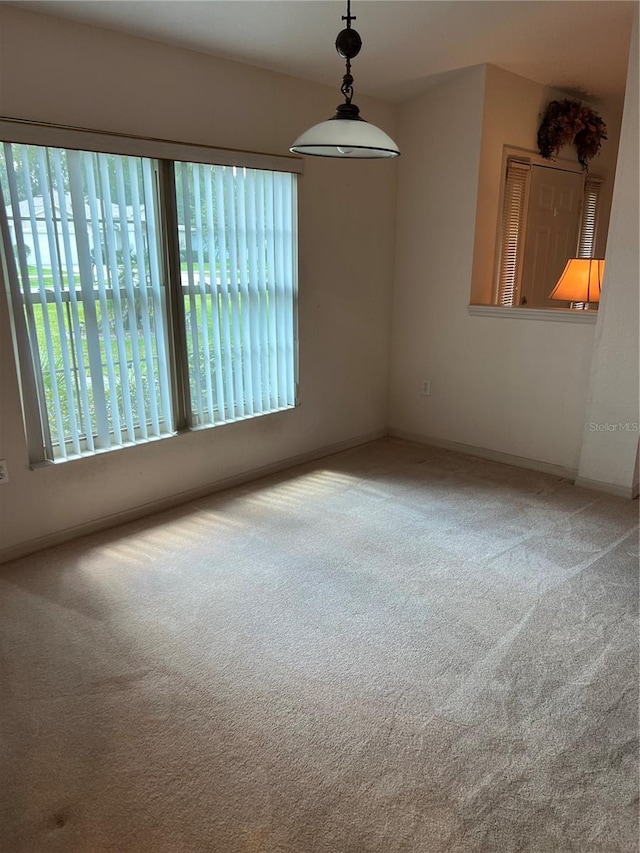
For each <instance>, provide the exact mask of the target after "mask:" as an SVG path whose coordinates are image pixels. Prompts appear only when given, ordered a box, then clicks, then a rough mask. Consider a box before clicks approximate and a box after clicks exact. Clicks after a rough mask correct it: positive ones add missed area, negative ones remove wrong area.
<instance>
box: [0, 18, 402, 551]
mask: <svg viewBox="0 0 640 853" xmlns="http://www.w3.org/2000/svg"><path fill="white" fill-rule="evenodd" d="M0 63H1V64H0V113H2V114H3V115H5V116H12V117H18V118H25V119H34V120H39V121H49V122H56V123H61V124H69V125H79V126H83V127H89V128H95V129H99V130H106V131H118V132H122V133H125V134H126V133H130V134H140V135H142V136H156V137H163V138H169V139H176V140H182V141H187V142H199V143H203V144H205V145H207V144H208V145H215V146H222V147H229V148H238V149H248V150H253V151H261V152H267V153H276V154H285V153H287V149H288V145H289V144H290V142H291V141H292V140H293V139H295V137H296V136H297V135H298V134H299V133H300V132H301V131H302V130H304V129H305V128H306V127H308V126H309V125H311V124H314V123H316V122H317V121H320V120H321V119H323V118H324V117H328V116H329V115H331V114H332V112H333V109H334V108H335V105H336V104H337V103H338V101H339V93H338V91H337V89H336V90H334V89H330V88H328V87H324V86H319V85H314V84H310V83H305V82H303V81H299V80H295V79H293V78H289V77H285V76H282V75H276V74H270V73H267V72H264V71H261V70H258V69H255V68H251V67H249V66H244V65H241V64H238V63H233V62H227V61H223V60H219V59H216V58H213V57H209V56H205V55H203V54H198V53H195V52H191V51H186V50H182V49H178V48H174V47H169V46H166V45H161V44H158V43H155V42H152V41H148V40H144V39H139V38H134V37H130V36H126V35H122V34H118V33H115V32H111V31H108V30H101V29H98V28H93V27H90V26H85V25H81V24H76V23H72V22H69V21H63V20H59V19H55V18H49V17H46V16H41V15H36V14H32V13H31V12H25V11H22V10H19V9H15V8H11V7H8V6H6V5H4V4H2V5H1V6H0ZM338 72H339V68H337V70H336V73H338ZM359 105H360V107H361V109H362V112H363V114H364V116H365V117H366V118H370V119H371V120H372V121H374V122H375V123H378V124H379V125H380V126H381V127H383V128H384V129H385V130H387V131H388V132H390V133H391V134H392V135H393V134H394V133H395V110H394V108H393V107H392V106H390V105H387V104H384V103H382V102H379V101H375V100H372V99H368V98H365V97H362V98H359ZM395 168H396V167H395V163H392V162H382V163H380V162H378V163H370V162H349V163H342V162H336V161H324V160H319V159H308V160H307V161H306V162H305V173H304V176H303V177H302V179H301V181H300V217H299V221H300V288H299V303H300V304H299V335H300V387H301V391H300V403H301V405H300V407H299V408H298V409H296V410H295V411H289V412H284V413H280V414H276V415H270V416H266V417H263V418H257V419H255V420H251V421H244V422H242V423H238V424H234V425H230V426H224V427H217V428H215V429H210V430H203V431H200V432H194V433H191V434H188V435H184V436H180V437H176V438H170V439H167V440H163V441H159V442H154V443H151V444H148V445H145V446H139V447H135V448H127V449H125V450H120V451H115V452H111V453H107V454H103V455H99V456H96V457H93V458H89V459H84V460H81V461H74V462H69V463H64V464H59V465H56V466H49V467H47V468H44V469H39V470H35V471H30V470H29V468H28V465H27V451H26V446H25V441H24V436H23V431H22V421H21V416H20V405H19V396H18V389H17V384H16V381H15V373H14V368H13V356H12V349H11V340H10V333H9V324H8V318H7V316H6V310H5V306H4V304H3V307H2V313H0V362H1V364H0V370H1V371H2V372H1V374H0V458H4V459H6V460H7V463H8V466H9V474H10V478H11V480H10V482H9V483H7V484H4V485H2V487H1V488H0V519H1V520H0V525H1V526H0V550H1V549H5V551H6V549H9V548H10V547H11V546H17V545H19V544H20V543H24V542H27V541H29V540H33V539H37V538H38V537H46V536H48V535H51V534H54V533H57V532H59V531H64V530H66V529H69V528H73V527H75V526H77V525H83V524H86V523H89V522H93V521H95V520H97V519H101V518H105V517H108V516H110V515H112V514H114V513H120V512H122V511H126V510H129V509H133V508H136V507H140V506H142V505H145V504H148V503H149V502H153V501H157V500H161V499H163V498H168V497H169V496H171V495H177V494H180V493H182V492H186V491H189V490H193V489H199V488H202V487H206V486H207V484H212V483H215V482H216V481H219V480H222V479H224V478H227V477H233V476H235V475H238V474H241V473H242V472H245V471H252V470H254V469H257V468H260V467H261V466H266V465H270V464H272V463H275V462H277V461H278V460H283V459H288V458H291V457H294V456H296V455H298V454H304V453H306V452H309V451H312V450H314V449H316V448H322V447H325V446H330V445H334V444H338V443H341V442H345V441H348V440H351V439H357V438H359V437H362V436H368V435H370V434H372V433H375V432H378V431H382V430H384V429H385V428H386V424H387V389H388V351H389V341H390V323H389V316H390V299H391V284H392V277H393V241H394V210H395ZM0 302H2V303H3V302H4V300H0Z"/></svg>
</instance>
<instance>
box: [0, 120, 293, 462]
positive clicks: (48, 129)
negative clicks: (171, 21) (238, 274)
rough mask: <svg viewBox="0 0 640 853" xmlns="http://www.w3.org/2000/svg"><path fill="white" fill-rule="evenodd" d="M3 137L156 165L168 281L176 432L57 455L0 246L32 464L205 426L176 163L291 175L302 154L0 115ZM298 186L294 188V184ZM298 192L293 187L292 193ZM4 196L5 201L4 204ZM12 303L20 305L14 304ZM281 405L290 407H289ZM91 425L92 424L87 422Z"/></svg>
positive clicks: (17, 295)
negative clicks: (188, 322) (193, 360)
mask: <svg viewBox="0 0 640 853" xmlns="http://www.w3.org/2000/svg"><path fill="white" fill-rule="evenodd" d="M0 140H1V141H2V142H10V143H12V144H24V145H34V146H40V147H51V148H63V149H71V150H79V151H89V152H97V153H104V154H114V155H121V156H131V157H138V158H147V159H151V160H154V161H155V162H156V177H157V186H156V197H157V202H158V217H157V218H158V225H159V229H160V234H159V241H160V248H161V254H162V257H161V259H160V262H161V265H162V274H163V277H164V279H165V289H166V302H165V306H164V310H165V314H166V338H167V340H166V345H167V360H168V366H167V369H168V373H169V375H168V377H167V378H168V381H169V385H170V397H171V409H172V416H173V424H172V426H173V431H172V432H169V433H167V434H166V435H161V436H151V437H149V438H140V439H136V440H135V441H129V442H124V443H122V444H118V445H112V446H111V447H109V448H100V449H95V450H86V451H84V452H82V453H81V454H80V455H78V454H74V455H71V456H67V457H63V458H55V456H54V453H53V448H52V442H51V437H50V434H49V426H48V418H47V412H46V409H45V410H44V411H43V408H44V403H43V395H42V392H41V388H40V387H39V385H41V380H39V375H40V369H39V367H38V365H39V363H40V356H39V353H38V352H37V351H34V349H33V347H32V341H31V336H30V335H29V332H28V328H27V326H28V322H27V318H26V316H25V311H24V304H23V303H24V300H23V297H22V292H21V286H20V283H19V276H18V269H17V264H16V258H15V256H14V253H13V252H7V251H4V250H3V251H0V261H1V263H2V275H3V278H4V281H5V287H4V288H3V290H4V291H5V295H4V296H3V297H2V298H6V299H7V302H8V309H9V311H8V314H9V318H10V324H11V330H12V334H13V340H14V351H15V356H16V358H15V362H16V365H15V366H16V372H17V376H18V381H19V388H20V393H21V403H22V410H23V419H24V427H25V437H26V440H27V447H28V452H29V462H30V466H31V467H37V466H39V465H42V464H59V463H60V462H66V461H72V460H74V459H79V458H87V457H91V456H94V455H97V454H100V453H104V452H111V451H112V450H119V449H123V448H124V447H128V446H136V445H139V444H144V443H148V442H149V441H156V440H160V439H161V438H167V437H171V436H174V435H177V434H180V433H182V432H186V431H191V430H201V429H209V428H210V427H214V426H219V425H220V424H219V423H211V424H209V423H205V424H201V425H196V426H194V425H193V424H192V423H191V406H190V393H189V365H188V360H187V330H186V326H185V310H184V287H183V284H182V279H181V264H180V248H179V236H178V214H177V204H176V195H175V193H176V190H175V168H174V167H175V163H177V162H180V161H183V162H184V161H186V162H191V163H201V164H208V165H213V166H235V167H238V168H246V169H259V170H266V171H272V172H286V173H291V174H293V175H298V176H299V175H301V174H302V173H303V162H302V159H301V158H299V157H293V156H288V155H284V156H283V155H277V154H261V153H257V152H251V151H238V150H232V149H225V148H216V147H209V146H204V145H198V144H192V143H186V142H177V141H172V140H166V139H156V138H146V137H140V136H128V135H124V134H118V133H110V132H104V131H96V130H92V129H88V128H78V127H69V126H62V125H55V124H50V123H41V122H32V121H23V120H19V119H13V118H6V117H0ZM298 190H299V185H298ZM297 196H298V192H296V197H297ZM6 201H7V200H5V202H6ZM298 217H299V204H297V205H296V210H295V216H294V228H295V232H294V245H293V271H294V282H293V301H292V308H293V318H292V319H293V342H292V343H293V374H294V384H295V394H294V403H293V406H294V407H295V406H297V405H298V376H299V341H298V298H297V294H298V278H299V265H298ZM0 231H1V233H0V239H1V241H2V244H3V245H4V246H7V245H10V239H9V233H10V232H9V225H8V219H7V216H6V214H5V211H4V210H2V211H1V212H0ZM17 306H19V307H18V308H17ZM285 408H286V409H289V408H291V406H286V407H285ZM282 410H283V409H275V410H273V409H272V410H269V411H266V412H259V413H256V414H251V415H245V416H240V417H235V418H233V419H230V420H226V421H224V423H225V424H231V423H235V422H236V421H240V420H246V419H248V418H253V417H263V416H265V415H268V414H272V413H274V412H277V411H282ZM92 426H95V424H92Z"/></svg>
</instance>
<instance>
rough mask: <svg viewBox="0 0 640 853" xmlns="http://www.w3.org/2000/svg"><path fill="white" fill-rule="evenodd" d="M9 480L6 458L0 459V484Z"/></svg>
mask: <svg viewBox="0 0 640 853" xmlns="http://www.w3.org/2000/svg"><path fill="white" fill-rule="evenodd" d="M8 482H9V468H8V466H7V460H6V459H0V484H2V483H8Z"/></svg>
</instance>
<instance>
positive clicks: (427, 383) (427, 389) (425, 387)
mask: <svg viewBox="0 0 640 853" xmlns="http://www.w3.org/2000/svg"><path fill="white" fill-rule="evenodd" d="M420 393H421V394H422V396H423V397H430V396H431V380H430V379H423V380H422V391H421V392H420Z"/></svg>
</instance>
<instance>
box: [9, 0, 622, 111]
mask: <svg viewBox="0 0 640 853" xmlns="http://www.w3.org/2000/svg"><path fill="white" fill-rule="evenodd" d="M9 5H15V6H21V7H23V8H25V9H28V10H29V11H35V12H42V13H45V14H47V15H56V16H61V17H68V18H74V19H76V20H79V21H85V22H87V23H91V24H95V25H97V26H102V27H108V28H110V29H114V30H120V31H124V32H128V33H132V34H136V35H139V36H144V37H147V38H151V39H154V40H156V41H162V42H168V43H170V44H176V45H180V46H182V47H187V48H191V49H193V50H198V51H202V52H206V53H211V54H215V55H217V56H221V57H225V58H227V59H234V60H238V61H240V62H245V63H248V64H251V65H256V66H258V67H260V68H267V69H270V70H272V71H278V72H281V73H283V74H288V75H292V76H294V77H301V78H303V79H307V80H313V81H316V82H319V83H327V84H329V85H335V86H336V88H338V87H339V83H340V80H341V76H342V74H343V73H344V70H343V65H342V61H341V60H340V59H339V57H338V56H337V54H336V52H335V48H334V41H335V37H336V34H337V33H338V30H340V29H341V28H342V26H344V25H343V23H342V21H341V16H342V15H343V14H345V8H346V3H345V2H336V0H28V2H19V0H16V2H13V0H12V2H11V3H10V4H9ZM635 6H636V3H634V2H615V0H587V1H586V2H582V0H563V2H556V0H533V2H531V0H472V2H469V0H353V3H352V13H353V14H355V15H356V16H357V22H356V23H355V24H354V26H355V27H356V29H357V30H358V31H359V32H360V35H361V36H362V40H363V49H362V53H361V54H360V55H359V56H358V57H357V58H356V59H355V60H354V61H353V69H352V70H353V75H354V78H355V91H356V95H357V92H358V91H361V92H366V93H367V94H370V95H377V96H378V97H381V98H385V99H387V100H391V101H401V100H404V99H406V98H407V97H410V96H412V95H414V94H416V93H417V92H420V91H421V90H423V89H424V88H427V87H428V86H429V85H430V83H431V82H432V79H433V78H434V77H435V79H437V76H436V75H440V74H443V73H446V72H449V71H453V70H455V69H458V68H464V67H467V66H469V65H476V64H478V63H483V62H491V63H493V64H495V65H499V66H501V67H502V68H506V69H507V70H509V71H512V72H514V73H516V74H521V75H522V76H524V77H528V78H530V79H531V80H536V81H537V82H539V83H543V84H546V85H551V86H556V87H558V88H561V89H565V90H569V91H570V92H571V93H573V94H575V95H577V96H579V95H580V94H583V95H585V96H586V95H590V96H592V97H595V98H597V99H602V98H608V97H613V98H616V99H618V98H620V97H621V95H622V93H623V92H624V85H625V80H626V65H627V53H628V45H629V35H630V30H631V20H632V17H633V10H634V7H635ZM355 100H356V101H357V97H356V98H355Z"/></svg>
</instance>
